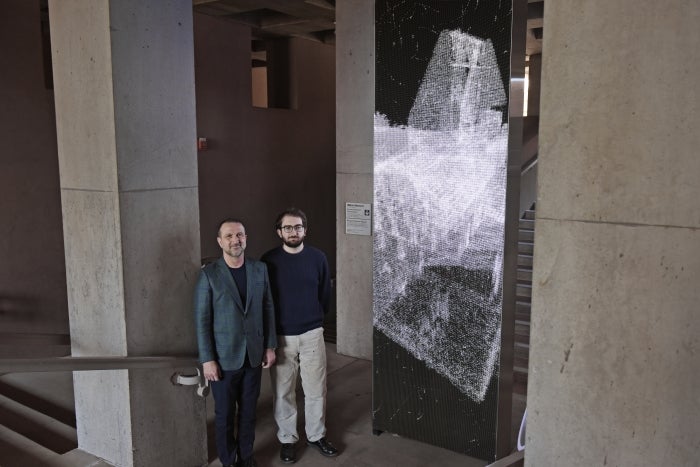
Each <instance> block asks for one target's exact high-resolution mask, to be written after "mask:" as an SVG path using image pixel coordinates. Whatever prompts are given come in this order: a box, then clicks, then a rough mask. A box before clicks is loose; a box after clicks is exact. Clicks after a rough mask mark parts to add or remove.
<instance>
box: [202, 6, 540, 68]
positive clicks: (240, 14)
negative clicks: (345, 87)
mask: <svg viewBox="0 0 700 467" xmlns="http://www.w3.org/2000/svg"><path fill="white" fill-rule="evenodd" d="M192 3H193V5H194V10H195V11H196V12H199V13H203V14H207V15H212V16H220V17H223V18H226V19H228V20H230V21H235V22H238V23H242V24H245V25H247V26H250V27H251V28H252V33H253V39H258V40H266V39H274V38H281V37H301V38H304V39H310V40H314V41H319V42H323V43H326V44H333V43H334V42H335V0H193V1H192ZM543 12H544V0H528V15H527V42H526V54H527V55H534V54H538V53H542V14H543Z"/></svg>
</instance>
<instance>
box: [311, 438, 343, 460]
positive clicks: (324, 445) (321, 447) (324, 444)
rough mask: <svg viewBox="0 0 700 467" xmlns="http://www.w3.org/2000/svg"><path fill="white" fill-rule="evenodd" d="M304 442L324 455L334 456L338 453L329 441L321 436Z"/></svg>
mask: <svg viewBox="0 0 700 467" xmlns="http://www.w3.org/2000/svg"><path fill="white" fill-rule="evenodd" d="M306 444H308V445H309V446H313V447H315V448H316V449H318V452H320V453H321V454H323V455H324V456H326V457H335V456H337V455H338V450H337V449H336V448H334V447H333V445H332V444H331V443H329V442H328V441H326V438H321V439H319V440H318V441H309V440H307V441H306Z"/></svg>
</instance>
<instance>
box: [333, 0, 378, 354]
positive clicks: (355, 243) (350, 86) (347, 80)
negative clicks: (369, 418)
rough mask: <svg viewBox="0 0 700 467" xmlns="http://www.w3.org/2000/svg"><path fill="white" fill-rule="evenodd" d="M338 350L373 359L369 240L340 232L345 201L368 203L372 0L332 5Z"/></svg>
mask: <svg viewBox="0 0 700 467" xmlns="http://www.w3.org/2000/svg"><path fill="white" fill-rule="evenodd" d="M336 49H337V51H336V62H337V65H336V67H337V73H336V93H337V106H338V111H337V113H336V120H337V130H336V134H337V154H336V158H337V162H336V191H337V201H336V218H337V220H338V226H337V229H338V230H337V240H338V249H337V256H338V286H337V301H338V352H340V353H343V354H345V355H351V356H353V357H360V358H366V359H371V358H372V290H373V289H372V238H373V237H371V236H360V235H347V234H345V203H348V202H351V203H372V202H373V199H374V195H373V183H374V178H373V166H374V149H373V148H374V141H373V137H374V133H373V123H374V119H373V114H374V1H373V0H352V1H344V2H338V4H337V5H336Z"/></svg>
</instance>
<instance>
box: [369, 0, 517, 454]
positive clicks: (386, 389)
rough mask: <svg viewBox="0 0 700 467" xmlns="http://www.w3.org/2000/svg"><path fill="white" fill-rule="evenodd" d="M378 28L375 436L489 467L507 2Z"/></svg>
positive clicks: (440, 10) (438, 10)
mask: <svg viewBox="0 0 700 467" xmlns="http://www.w3.org/2000/svg"><path fill="white" fill-rule="evenodd" d="M375 20H376V103H375V116H374V202H375V224H374V265H373V269H374V280H373V282H374V372H373V392H374V402H373V423H374V428H375V430H377V431H389V432H392V433H397V434H400V435H404V436H408V437H411V438H414V439H418V440H421V441H425V442H428V443H431V444H435V445H438V446H442V447H446V448H448V449H451V450H454V451H457V452H463V453H465V454H469V455H471V456H474V457H478V458H481V459H487V460H492V459H494V457H495V450H496V423H497V421H496V420H497V385H498V371H499V352H500V345H501V340H500V337H501V336H500V330H501V308H502V297H503V294H502V272H503V254H504V221H505V199H506V196H505V191H506V176H507V159H508V118H507V115H508V108H507V107H508V105H507V104H508V86H507V83H508V81H509V76H510V73H509V63H510V56H509V53H510V52H509V51H510V40H511V34H510V31H511V2H510V1H507V0H470V1H469V0H462V1H449V0H445V1H439V0H432V1H399V0H377V2H376V11H375Z"/></svg>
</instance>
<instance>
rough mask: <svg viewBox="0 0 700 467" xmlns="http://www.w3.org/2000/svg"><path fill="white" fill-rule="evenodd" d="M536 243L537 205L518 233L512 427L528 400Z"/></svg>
mask: <svg viewBox="0 0 700 467" xmlns="http://www.w3.org/2000/svg"><path fill="white" fill-rule="evenodd" d="M534 242H535V206H534V205H533V207H532V208H531V209H529V210H527V211H525V213H524V214H523V217H522V218H521V219H520V225H519V230H518V271H517V285H516V294H515V295H516V306H515V337H514V339H513V346H514V352H513V353H514V360H513V412H512V417H513V418H512V420H513V425H518V427H519V425H520V420H521V419H522V416H523V412H524V411H525V403H526V399H527V368H528V358H529V354H530V303H531V299H532V255H533V252H534Z"/></svg>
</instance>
